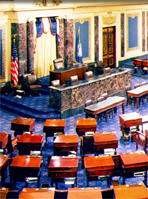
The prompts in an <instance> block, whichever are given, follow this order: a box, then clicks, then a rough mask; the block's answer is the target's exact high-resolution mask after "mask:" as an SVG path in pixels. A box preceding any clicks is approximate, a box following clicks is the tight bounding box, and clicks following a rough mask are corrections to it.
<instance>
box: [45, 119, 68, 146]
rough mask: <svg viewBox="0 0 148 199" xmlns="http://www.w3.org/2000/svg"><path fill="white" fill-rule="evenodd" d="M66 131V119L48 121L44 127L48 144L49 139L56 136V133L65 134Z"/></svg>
mask: <svg viewBox="0 0 148 199" xmlns="http://www.w3.org/2000/svg"><path fill="white" fill-rule="evenodd" d="M64 131H65V119H46V121H45V123H44V125H43V132H45V133H46V143H47V137H52V136H54V133H55V132H62V133H63V134H64Z"/></svg>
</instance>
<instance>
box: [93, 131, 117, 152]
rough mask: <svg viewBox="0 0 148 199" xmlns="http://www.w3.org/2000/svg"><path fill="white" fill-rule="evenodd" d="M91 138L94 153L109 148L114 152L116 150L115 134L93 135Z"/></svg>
mask: <svg viewBox="0 0 148 199" xmlns="http://www.w3.org/2000/svg"><path fill="white" fill-rule="evenodd" d="M93 136H94V144H95V149H96V151H97V150H102V149H109V148H113V149H115V150H116V148H118V137H117V135H116V134H115V133H110V132H104V133H94V134H93Z"/></svg>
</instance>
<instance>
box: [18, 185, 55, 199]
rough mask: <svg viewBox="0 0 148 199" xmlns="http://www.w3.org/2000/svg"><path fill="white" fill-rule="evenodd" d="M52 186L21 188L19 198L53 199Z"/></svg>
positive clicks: (53, 191) (53, 190)
mask: <svg viewBox="0 0 148 199" xmlns="http://www.w3.org/2000/svg"><path fill="white" fill-rule="evenodd" d="M54 193H55V189H54V188H44V189H43V188H23V190H22V192H21V193H20V196H19V199H37V198H42V199H45V198H46V199H54Z"/></svg>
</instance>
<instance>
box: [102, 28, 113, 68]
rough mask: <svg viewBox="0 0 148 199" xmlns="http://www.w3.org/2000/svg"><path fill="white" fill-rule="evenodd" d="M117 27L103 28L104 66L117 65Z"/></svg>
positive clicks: (111, 66)
mask: <svg viewBox="0 0 148 199" xmlns="http://www.w3.org/2000/svg"><path fill="white" fill-rule="evenodd" d="M115 38H116V37H115V27H107V28H103V64H104V67H110V68H115V67H116V56H115V55H116V53H115V50H116V48H115Z"/></svg>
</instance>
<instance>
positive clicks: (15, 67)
mask: <svg viewBox="0 0 148 199" xmlns="http://www.w3.org/2000/svg"><path fill="white" fill-rule="evenodd" d="M11 75H12V80H13V86H14V87H16V86H17V84H18V59H17V52H16V46H15V39H13V44H12V60H11Z"/></svg>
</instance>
